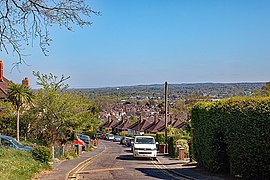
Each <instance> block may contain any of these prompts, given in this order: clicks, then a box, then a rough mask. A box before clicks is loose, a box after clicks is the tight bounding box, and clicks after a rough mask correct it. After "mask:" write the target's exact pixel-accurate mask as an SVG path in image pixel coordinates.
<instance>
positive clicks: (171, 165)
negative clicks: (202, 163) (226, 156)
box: [157, 154, 222, 180]
mask: <svg viewBox="0 0 270 180" xmlns="http://www.w3.org/2000/svg"><path fill="white" fill-rule="evenodd" d="M157 161H158V162H159V164H161V165H163V166H164V168H165V169H167V170H168V171H169V172H171V173H173V174H176V175H178V176H181V177H183V178H187V179H213V180H220V179H222V178H219V177H215V176H212V175H204V174H202V173H200V172H196V171H195V168H196V164H195V163H189V161H180V160H179V159H177V158H171V157H169V156H168V155H164V154H158V157H157Z"/></svg>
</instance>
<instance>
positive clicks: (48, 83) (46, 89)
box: [33, 72, 99, 145]
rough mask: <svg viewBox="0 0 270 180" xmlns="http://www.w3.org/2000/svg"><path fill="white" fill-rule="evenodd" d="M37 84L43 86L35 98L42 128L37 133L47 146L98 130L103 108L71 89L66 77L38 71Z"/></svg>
mask: <svg viewBox="0 0 270 180" xmlns="http://www.w3.org/2000/svg"><path fill="white" fill-rule="evenodd" d="M34 75H35V76H36V77H37V84H39V85H42V88H41V89H39V90H38V92H37V94H36V98H35V108H36V110H35V111H37V112H39V113H38V114H39V116H38V117H39V121H38V127H37V128H38V129H37V130H36V131H35V132H33V134H35V135H36V136H38V139H42V143H43V144H44V145H55V144H58V143H59V142H60V143H62V144H63V143H65V142H66V141H68V140H70V139H72V138H73V136H72V135H73V134H75V133H77V132H82V131H88V132H94V131H95V130H96V128H97V127H98V124H99V121H98V112H99V108H98V107H97V106H96V105H95V103H93V102H91V101H90V100H88V99H86V98H84V97H82V96H80V95H79V94H78V93H75V92H70V91H68V90H67V87H68V85H66V84H65V83H64V81H65V80H66V79H68V77H67V78H66V77H65V76H63V75H62V76H61V78H60V79H59V78H58V77H57V76H54V75H52V74H49V75H45V74H41V73H39V72H37V73H34Z"/></svg>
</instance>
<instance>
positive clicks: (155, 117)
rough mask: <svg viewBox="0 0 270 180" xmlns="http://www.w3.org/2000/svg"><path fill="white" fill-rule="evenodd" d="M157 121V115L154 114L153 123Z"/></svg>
mask: <svg viewBox="0 0 270 180" xmlns="http://www.w3.org/2000/svg"><path fill="white" fill-rule="evenodd" d="M157 120H158V114H157V113H155V114H154V121H155V122H156V121H157Z"/></svg>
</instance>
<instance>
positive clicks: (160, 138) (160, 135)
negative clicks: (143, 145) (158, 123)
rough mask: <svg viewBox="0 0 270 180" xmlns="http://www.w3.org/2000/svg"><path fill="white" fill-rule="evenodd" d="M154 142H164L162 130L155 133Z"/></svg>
mask: <svg viewBox="0 0 270 180" xmlns="http://www.w3.org/2000/svg"><path fill="white" fill-rule="evenodd" d="M156 142H158V143H159V144H164V143H165V142H166V141H165V133H164V132H157V133H156Z"/></svg>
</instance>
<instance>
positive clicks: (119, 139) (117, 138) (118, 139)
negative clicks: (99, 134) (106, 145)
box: [113, 135, 122, 142]
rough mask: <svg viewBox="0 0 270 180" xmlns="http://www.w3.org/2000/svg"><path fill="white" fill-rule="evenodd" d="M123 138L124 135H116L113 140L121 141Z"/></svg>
mask: <svg viewBox="0 0 270 180" xmlns="http://www.w3.org/2000/svg"><path fill="white" fill-rule="evenodd" d="M121 139H122V136H118V135H115V136H114V139H113V141H114V142H120V141H121Z"/></svg>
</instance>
